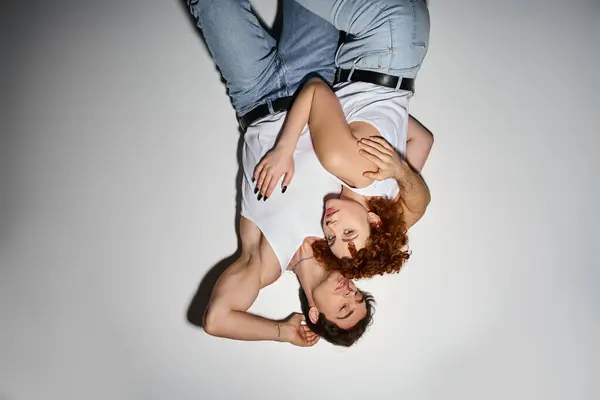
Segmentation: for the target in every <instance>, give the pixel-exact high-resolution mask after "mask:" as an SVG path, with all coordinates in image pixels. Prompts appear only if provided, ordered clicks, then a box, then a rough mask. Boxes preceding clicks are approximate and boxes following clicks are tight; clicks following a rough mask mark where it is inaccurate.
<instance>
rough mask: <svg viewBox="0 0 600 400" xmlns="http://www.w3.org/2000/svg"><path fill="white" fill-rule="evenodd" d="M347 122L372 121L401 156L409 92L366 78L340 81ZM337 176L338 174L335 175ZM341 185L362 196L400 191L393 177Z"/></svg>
mask: <svg viewBox="0 0 600 400" xmlns="http://www.w3.org/2000/svg"><path fill="white" fill-rule="evenodd" d="M333 89H334V90H335V94H336V96H337V97H338V99H339V100H340V104H341V105H342V109H343V110H344V115H345V116H346V120H347V121H348V123H351V122H357V121H360V122H367V123H369V124H371V125H373V126H374V127H375V128H376V129H377V130H378V131H379V132H380V133H381V136H383V138H384V139H385V140H387V141H388V142H389V143H390V144H391V145H392V146H393V147H394V148H395V149H396V150H397V151H398V153H400V154H401V155H402V156H406V138H407V132H408V103H409V101H410V98H411V97H412V93H411V92H409V91H406V90H396V89H393V88H388V87H384V86H379V85H374V84H372V83H367V82H342V83H339V84H337V85H335V86H334V88H333ZM335 179H337V177H335ZM337 180H338V181H339V182H340V183H341V184H342V185H344V186H346V187H347V188H348V189H350V190H352V191H354V192H356V193H358V194H360V195H362V196H385V197H388V198H391V199H393V198H395V197H396V196H397V195H398V192H399V191H400V188H399V186H398V182H396V180H395V179H391V178H390V179H385V180H383V181H374V182H373V183H372V184H371V185H369V186H367V187H364V188H352V187H350V186H348V185H346V184H345V183H344V182H342V181H341V180H340V179H337Z"/></svg>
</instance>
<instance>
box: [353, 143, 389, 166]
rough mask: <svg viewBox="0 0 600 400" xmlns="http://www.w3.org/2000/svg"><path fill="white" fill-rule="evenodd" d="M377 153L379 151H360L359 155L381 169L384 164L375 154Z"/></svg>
mask: <svg viewBox="0 0 600 400" xmlns="http://www.w3.org/2000/svg"><path fill="white" fill-rule="evenodd" d="M359 146H360V145H359ZM376 151H377V150H374V149H369V150H366V149H360V150H358V154H360V155H361V156H363V157H364V158H366V159H367V160H369V161H371V162H372V163H373V164H375V165H377V166H378V167H379V168H381V167H382V166H383V164H384V163H383V160H382V159H381V158H379V157H378V156H377V155H375V154H373V153H374V152H376ZM382 156H383V155H382Z"/></svg>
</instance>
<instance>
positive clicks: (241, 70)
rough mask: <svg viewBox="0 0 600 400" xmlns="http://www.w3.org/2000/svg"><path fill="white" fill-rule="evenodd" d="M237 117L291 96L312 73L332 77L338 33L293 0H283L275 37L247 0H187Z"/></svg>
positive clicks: (324, 77) (331, 80)
mask: <svg viewBox="0 0 600 400" xmlns="http://www.w3.org/2000/svg"><path fill="white" fill-rule="evenodd" d="M188 5H189V7H190V11H191V13H192V15H193V16H194V17H195V19H196V22H197V25H198V27H199V28H200V29H201V30H202V33H203V36H204V39H205V41H206V44H207V46H208V49H209V51H210V53H211V55H212V58H213V60H214V62H215V64H216V65H217V67H218V68H219V70H220V71H221V75H222V76H223V78H224V79H225V82H226V86H227V91H228V93H229V97H230V99H231V103H232V104H233V107H234V108H235V110H236V113H237V115H238V116H241V115H244V114H245V113H247V112H248V111H250V110H251V109H253V108H254V107H256V106H258V105H260V104H265V103H266V104H270V102H271V101H272V100H275V99H278V98H281V97H285V96H291V95H293V94H294V92H295V91H296V90H297V89H298V87H299V86H300V84H301V83H302V82H303V79H304V78H305V77H306V76H307V75H308V74H310V73H314V74H319V75H320V76H321V77H322V78H323V79H325V80H326V81H328V82H330V83H331V82H333V77H334V74H335V62H334V60H335V52H336V50H337V47H338V42H339V37H340V32H339V31H338V30H337V29H336V28H335V27H334V26H333V25H332V24H330V23H329V22H327V21H325V20H324V19H322V18H321V17H319V16H317V15H315V14H313V13H311V12H310V11H308V10H307V9H306V8H304V7H302V6H301V5H299V4H298V3H296V2H295V1H293V0H284V1H283V21H282V25H283V26H282V31H281V37H280V38H279V41H278V42H277V41H276V40H275V39H274V38H273V37H272V36H271V35H270V34H269V33H268V32H267V31H266V30H265V29H263V27H262V26H261V25H260V24H259V22H258V19H257V17H256V16H255V15H254V14H253V12H252V11H251V9H250V2H249V0H188Z"/></svg>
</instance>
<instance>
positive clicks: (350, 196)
mask: <svg viewBox="0 0 600 400" xmlns="http://www.w3.org/2000/svg"><path fill="white" fill-rule="evenodd" d="M340 199H345V200H352V201H355V202H357V203H358V204H360V205H362V206H363V207H364V208H366V209H367V210H368V209H369V206H368V205H367V198H366V197H365V196H361V195H360V194H358V193H356V192H354V191H352V190H350V189H348V188H347V187H346V186H344V187H343V188H342V193H340Z"/></svg>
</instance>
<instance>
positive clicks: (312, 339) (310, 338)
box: [302, 326, 321, 346]
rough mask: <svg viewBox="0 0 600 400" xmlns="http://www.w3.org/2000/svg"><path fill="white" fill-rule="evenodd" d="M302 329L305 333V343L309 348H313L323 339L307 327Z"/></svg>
mask: <svg viewBox="0 0 600 400" xmlns="http://www.w3.org/2000/svg"><path fill="white" fill-rule="evenodd" d="M302 329H303V331H304V333H303V336H304V338H305V342H306V344H307V345H308V346H313V345H314V344H315V343H317V342H318V341H319V339H320V338H321V337H320V336H319V335H317V334H316V333H314V332H313V331H311V330H310V329H309V328H308V327H307V326H303V327H302Z"/></svg>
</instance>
